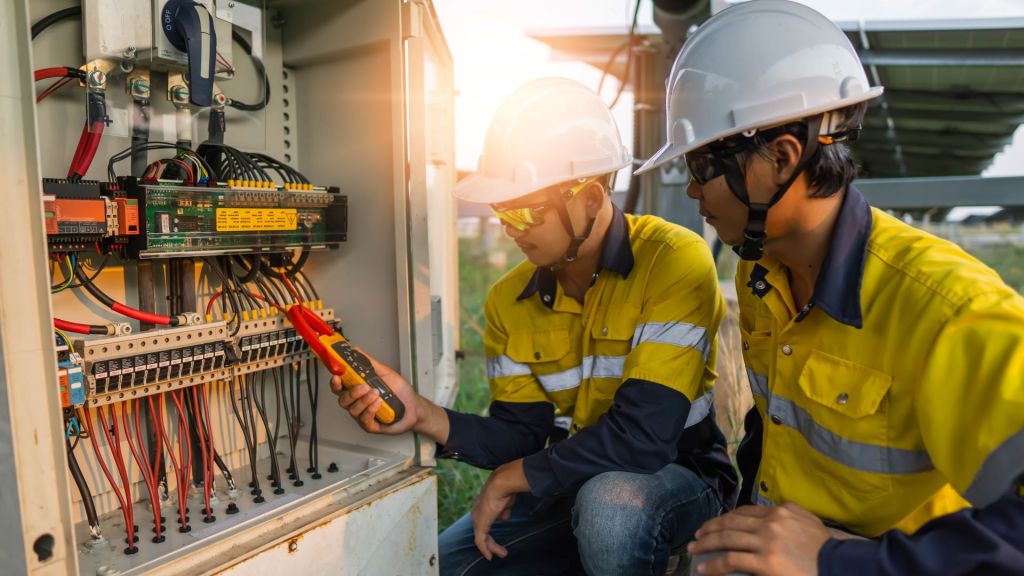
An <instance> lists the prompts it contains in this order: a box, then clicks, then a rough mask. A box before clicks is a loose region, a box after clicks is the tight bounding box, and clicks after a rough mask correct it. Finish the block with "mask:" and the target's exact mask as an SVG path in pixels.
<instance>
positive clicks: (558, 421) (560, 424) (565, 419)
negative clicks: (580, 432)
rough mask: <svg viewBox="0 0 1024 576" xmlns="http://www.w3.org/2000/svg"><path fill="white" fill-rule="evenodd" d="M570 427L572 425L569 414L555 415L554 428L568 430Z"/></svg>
mask: <svg viewBox="0 0 1024 576" xmlns="http://www.w3.org/2000/svg"><path fill="white" fill-rule="evenodd" d="M570 427H572V417H571V416H555V428H561V429H562V430H566V431H568V430H569V428H570Z"/></svg>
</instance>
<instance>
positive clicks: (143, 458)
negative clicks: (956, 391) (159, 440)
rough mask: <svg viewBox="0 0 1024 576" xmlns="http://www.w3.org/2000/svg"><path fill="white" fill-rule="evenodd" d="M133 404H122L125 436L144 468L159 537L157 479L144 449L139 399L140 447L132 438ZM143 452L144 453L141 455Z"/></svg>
mask: <svg viewBox="0 0 1024 576" xmlns="http://www.w3.org/2000/svg"><path fill="white" fill-rule="evenodd" d="M129 406H131V404H129V403H128V402H125V403H124V404H123V405H122V406H121V422H123V423H124V437H125V438H127V439H128V448H129V449H130V450H131V453H132V457H133V458H135V463H136V464H138V465H139V468H140V469H141V470H142V479H143V481H145V483H146V489H147V491H148V492H149V502H150V505H151V506H152V508H153V528H154V532H155V533H156V535H157V537H159V536H160V508H159V506H157V496H156V481H155V480H154V479H153V474H152V473H151V470H150V469H149V455H148V454H146V452H145V450H142V427H141V426H140V425H139V401H138V399H136V400H135V405H134V412H135V431H136V433H137V434H138V439H139V449H138V450H136V448H135V442H134V441H133V440H132V427H131V424H129V420H128V407H129ZM139 452H142V455H141V456H140V455H139Z"/></svg>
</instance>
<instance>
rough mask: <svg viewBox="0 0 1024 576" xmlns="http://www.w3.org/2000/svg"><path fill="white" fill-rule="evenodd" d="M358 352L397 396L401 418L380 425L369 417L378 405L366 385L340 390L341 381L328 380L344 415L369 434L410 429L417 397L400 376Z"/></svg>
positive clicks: (416, 413) (415, 415) (376, 394)
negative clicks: (349, 415)
mask: <svg viewBox="0 0 1024 576" xmlns="http://www.w3.org/2000/svg"><path fill="white" fill-rule="evenodd" d="M359 351H360V352H362V353H363V354H365V355H366V357H367V358H369V359H370V362H371V363H372V364H373V369H374V370H376V371H377V375H378V376H380V379H381V380H383V381H384V383H385V384H387V386H388V388H390V389H391V391H392V392H393V393H394V394H395V395H396V396H398V399H399V400H401V401H402V404H405V416H403V417H402V419H401V420H399V421H397V422H394V423H392V424H389V425H383V424H381V423H380V422H378V421H377V420H376V419H375V418H374V417H373V416H374V414H376V413H377V409H378V408H380V405H381V403H382V400H381V399H380V392H377V390H375V389H373V388H371V387H369V386H367V385H366V384H363V385H361V386H356V387H355V388H344V387H342V385H341V378H339V377H337V376H335V377H333V378H331V390H332V391H333V392H334V393H335V394H337V395H338V405H339V406H341V407H342V408H344V409H345V410H348V413H349V414H351V415H352V418H353V419H355V421H356V422H358V423H359V426H361V427H362V428H363V430H366V431H367V432H370V433H373V434H401V433H403V432H406V431H408V430H410V429H412V428H413V427H414V426H415V425H416V424H417V422H418V421H419V419H420V404H419V399H420V396H419V394H417V393H416V391H415V390H413V388H412V386H410V385H409V383H408V382H406V381H405V378H402V376H401V375H400V374H398V373H397V372H395V371H394V370H392V369H391V368H389V367H388V366H385V365H384V364H381V363H380V362H377V361H376V360H374V359H373V357H372V356H370V355H369V354H366V352H365V351H363V350H359Z"/></svg>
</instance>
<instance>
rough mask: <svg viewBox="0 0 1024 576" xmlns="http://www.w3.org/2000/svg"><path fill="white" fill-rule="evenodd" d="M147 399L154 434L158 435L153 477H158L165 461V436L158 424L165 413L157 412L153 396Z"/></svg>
mask: <svg viewBox="0 0 1024 576" xmlns="http://www.w3.org/2000/svg"><path fill="white" fill-rule="evenodd" d="M146 400H147V401H148V402H149V416H150V420H152V421H153V430H154V433H153V435H154V436H156V459H155V460H154V461H153V478H156V477H157V474H159V471H160V464H161V463H162V461H163V454H164V437H163V435H162V434H160V432H161V427H158V426H157V425H156V421H157V419H159V420H160V421H161V422H163V414H162V413H161V414H157V412H156V407H155V406H154V405H153V397H152V396H147V397H146Z"/></svg>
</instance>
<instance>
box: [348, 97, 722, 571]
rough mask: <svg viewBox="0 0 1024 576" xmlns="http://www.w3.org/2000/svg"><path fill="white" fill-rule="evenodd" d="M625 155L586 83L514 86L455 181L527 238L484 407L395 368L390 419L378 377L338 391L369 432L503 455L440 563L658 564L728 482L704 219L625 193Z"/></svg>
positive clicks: (501, 304)
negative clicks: (717, 415) (384, 421)
mask: <svg viewBox="0 0 1024 576" xmlns="http://www.w3.org/2000/svg"><path fill="white" fill-rule="evenodd" d="M630 164H631V158H630V155H629V153H628V152H627V151H626V150H625V149H624V148H623V146H622V142H621V139H620V136H619V130H618V127H617V126H616V125H615V122H614V120H613V118H612V116H611V114H610V113H609V111H608V108H607V107H606V106H605V104H604V103H603V102H602V101H601V99H600V98H599V97H598V96H597V94H595V93H594V92H593V91H592V90H590V89H589V88H587V87H585V86H583V85H581V84H579V83H576V82H573V81H570V80H565V79H556V78H548V79H541V80H536V81H533V82H530V83H528V84H526V85H524V86H522V87H521V88H519V89H518V90H516V91H515V92H514V93H513V94H512V95H511V96H510V97H509V98H508V99H507V100H506V101H505V102H504V103H503V104H502V106H501V107H500V109H499V110H498V112H497V113H496V115H495V117H494V119H493V121H492V122H491V125H490V129H489V131H488V133H487V139H486V142H485V146H484V154H483V156H482V157H481V159H480V166H479V168H480V169H479V172H478V173H477V174H475V175H473V176H470V177H468V178H466V179H465V180H463V181H462V182H460V183H459V185H458V186H457V187H456V191H455V194H456V196H458V197H459V198H461V199H463V200H466V201H469V202H476V203H482V204H489V205H490V206H491V207H492V209H493V211H494V214H495V215H496V216H497V217H498V218H499V219H500V220H501V221H502V223H503V224H504V225H505V229H506V232H507V233H508V235H509V236H511V237H512V238H513V239H514V240H515V242H516V244H517V245H518V246H519V247H520V249H521V250H522V251H523V253H524V254H525V255H526V261H524V262H523V263H521V264H520V265H518V266H516V267H515V268H513V269H512V270H511V271H509V272H508V273H507V274H506V275H505V276H504V277H503V278H502V279H500V280H499V281H498V282H497V283H496V284H495V285H494V286H493V287H492V288H491V290H490V292H489V293H488V297H487V302H486V305H485V316H486V319H487V326H486V331H485V334H484V346H485V352H486V356H487V366H488V370H487V371H488V380H489V384H490V388H491V394H492V402H491V405H490V415H489V416H488V417H480V416H476V415H472V414H461V413H458V412H454V411H450V410H444V409H441V408H440V407H438V406H436V405H434V404H432V403H430V402H429V401H427V400H425V399H423V398H421V397H417V396H415V395H414V393H413V392H412V390H411V389H410V388H409V386H408V384H406V383H405V382H404V381H402V380H401V378H399V377H398V376H397V375H395V374H394V373H391V372H388V373H386V374H384V375H382V376H383V377H384V378H385V379H386V380H387V382H388V384H389V386H391V388H392V389H393V390H395V391H396V393H397V394H398V395H399V396H400V397H402V400H403V402H404V403H405V405H406V407H407V416H406V417H405V418H404V419H403V421H401V422H399V423H397V424H395V425H393V426H390V427H381V426H378V425H377V424H376V422H375V421H374V420H373V413H374V411H375V407H376V406H377V404H376V402H378V401H379V400H377V398H376V395H375V394H374V393H367V392H368V391H367V390H364V389H355V390H352V391H351V392H340V398H339V401H340V403H341V405H342V406H343V407H345V408H346V409H348V410H349V412H350V413H351V414H352V415H353V416H354V417H356V418H357V419H359V421H360V423H361V425H362V426H363V427H364V429H366V430H369V431H371V432H391V433H394V432H401V431H404V430H408V429H413V430H416V431H417V432H419V433H421V434H424V435H426V436H427V437H429V438H432V439H433V440H435V441H436V442H437V443H438V445H439V446H438V448H439V450H438V455H439V456H440V457H447V458H455V459H458V460H461V461H463V462H467V463H469V464H472V465H475V466H479V467H482V468H488V469H495V470H494V472H493V473H492V474H491V476H490V479H489V480H488V482H487V484H486V486H485V487H484V490H483V492H482V493H481V495H480V497H479V499H478V501H477V503H476V506H475V508H474V509H473V512H472V514H470V515H466V516H465V517H463V518H462V519H461V520H459V521H457V522H456V523H455V524H454V525H452V526H451V527H450V528H448V529H447V530H446V531H445V532H444V533H443V534H442V535H441V537H440V564H441V573H442V574H460V575H462V574H530V575H537V574H573V573H579V572H581V571H584V570H585V571H586V572H588V573H590V574H615V575H626V574H652V573H664V571H665V566H666V564H667V562H668V558H669V554H670V551H671V550H672V549H673V548H676V547H679V546H682V545H683V544H684V543H685V542H687V541H688V540H689V539H690V538H692V534H693V531H694V530H695V529H696V528H697V527H698V526H700V525H701V524H702V523H703V522H704V521H706V520H707V519H709V518H711V517H713V516H716V515H718V514H720V513H721V511H722V510H723V509H725V508H727V507H729V506H730V505H731V502H732V501H733V499H734V494H735V489H736V487H737V480H736V475H735V472H734V470H733V467H732V464H731V463H730V462H729V458H728V456H727V454H726V450H725V442H724V438H723V436H722V434H721V432H720V431H719V430H718V428H717V426H716V425H715V420H714V411H713V409H712V398H711V390H712V385H713V383H714V378H715V373H714V365H715V335H716V332H717V329H718V325H719V322H720V321H721V319H722V315H723V312H724V302H723V300H722V297H721V294H720V293H719V290H718V282H717V277H716V273H715V269H714V263H713V262H712V259H711V254H710V251H709V250H708V247H707V245H706V243H705V242H704V241H703V239H702V238H701V237H700V236H698V235H696V234H694V233H692V232H690V231H687V230H685V229H683V228H681V227H679V226H676V225H674V224H669V223H667V222H665V221H663V220H661V219H659V218H656V217H653V216H640V217H636V216H631V215H625V214H623V213H622V212H621V211H620V210H619V209H618V208H617V207H615V206H614V205H613V204H612V202H611V198H610V195H609V189H610V187H611V183H612V178H613V177H614V174H615V172H616V171H618V170H620V169H622V168H624V167H626V166H629V165H630ZM559 425H560V426H562V427H563V428H564V430H562V431H561V434H553V432H555V431H556V428H557V427H558V426H559ZM552 436H561V437H565V439H563V440H561V441H557V442H552V441H550V440H549V439H550V438H551V437H552Z"/></svg>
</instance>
